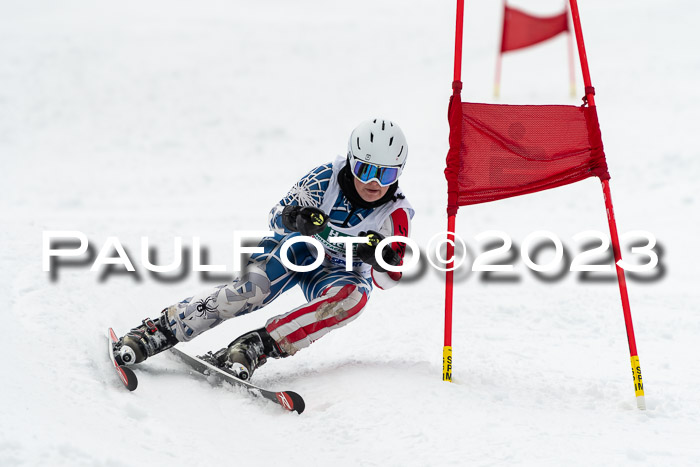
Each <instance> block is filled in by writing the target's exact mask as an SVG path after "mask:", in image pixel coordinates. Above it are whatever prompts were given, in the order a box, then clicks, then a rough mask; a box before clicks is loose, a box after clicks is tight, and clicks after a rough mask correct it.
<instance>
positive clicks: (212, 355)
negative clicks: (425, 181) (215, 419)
mask: <svg viewBox="0 0 700 467" xmlns="http://www.w3.org/2000/svg"><path fill="white" fill-rule="evenodd" d="M407 153H408V147H407V144H406V138H405V137H404V135H403V132H402V131H401V129H400V128H399V127H398V125H396V124H395V123H393V122H392V121H390V120H386V119H379V118H377V119H373V120H368V121H366V122H363V123H362V124H360V125H359V126H358V127H357V128H355V129H354V130H353V131H352V133H351V134H350V139H349V142H348V153H347V157H342V156H340V157H338V158H337V159H336V160H335V161H334V162H332V163H327V164H324V165H321V166H319V167H316V168H315V169H313V170H312V171H311V172H309V173H308V174H307V175H306V176H305V177H303V178H302V179H301V180H299V181H298V182H297V183H296V185H294V186H293V187H292V189H291V190H290V191H289V193H288V194H287V196H285V197H284V198H283V199H282V200H281V201H280V203H279V204H278V205H276V206H274V207H273V208H272V210H271V211H270V215H269V224H270V230H272V231H273V232H274V236H273V237H266V238H263V239H262V241H261V242H260V243H259V245H258V246H260V247H262V248H263V249H264V252H262V253H255V254H253V255H251V257H250V260H249V262H248V265H247V266H246V268H245V271H244V272H243V275H242V276H241V277H239V278H238V279H236V280H234V281H233V282H231V283H229V284H225V285H220V286H218V287H216V288H215V289H214V290H213V291H208V292H205V293H201V294H199V295H195V296H193V297H190V298H187V299H185V300H183V301H181V302H180V303H177V304H175V305H172V306H170V307H168V308H166V309H164V310H163V311H162V312H161V314H160V317H159V318H157V319H155V320H151V319H145V320H143V323H142V324H141V325H140V326H137V327H136V328H134V329H132V330H131V331H129V332H128V333H127V334H126V335H125V336H123V337H122V338H121V339H119V341H118V342H117V343H115V344H114V351H115V355H116V356H117V358H118V359H120V360H121V361H122V362H123V363H124V364H134V363H140V362H142V361H144V360H145V359H147V358H149V357H152V356H153V355H155V354H157V353H160V352H162V351H163V350H166V349H168V348H170V347H172V346H174V345H176V344H177V343H179V342H187V341H190V340H192V339H194V338H196V337H197V336H199V335H200V334H202V333H203V332H205V331H207V330H208V329H211V328H213V327H214V326H217V325H218V324H220V323H221V322H222V321H224V320H226V319H229V318H233V317H236V316H241V315H244V314H246V313H250V312H251V311H254V310H257V309H260V308H262V307H264V306H266V305H268V304H269V303H271V302H272V301H273V300H275V298H277V297H278V296H279V295H280V294H282V293H283V292H285V291H287V290H289V289H291V288H292V287H294V286H295V285H297V284H298V285H299V286H300V287H301V289H302V291H303V293H304V296H305V298H306V299H307V300H308V303H306V304H304V305H302V306H300V307H298V308H296V309H294V310H292V311H290V312H288V313H286V314H283V315H280V316H276V317H274V318H271V319H270V320H268V321H267V323H266V324H265V326H264V327H262V328H260V329H256V330H254V331H251V332H248V333H246V334H243V335H242V336H240V337H238V338H237V339H235V340H234V341H233V342H231V343H230V344H229V345H228V346H227V347H225V348H223V349H221V350H219V351H217V352H209V353H208V354H207V355H206V356H205V357H203V358H205V359H206V360H208V361H209V362H210V363H212V364H214V365H216V366H219V367H222V368H224V367H225V368H228V369H230V370H232V371H233V372H234V373H235V374H237V375H238V376H239V377H240V378H241V379H248V378H249V377H250V376H252V374H253V372H254V371H255V370H256V369H257V368H258V367H259V366H261V365H262V364H264V363H265V362H266V360H267V358H270V357H272V358H282V357H287V356H290V355H294V354H295V353H296V352H298V351H299V350H301V349H303V348H305V347H307V346H309V345H310V344H311V343H312V342H315V341H316V340H318V339H319V338H321V337H322V336H324V335H325V334H326V333H328V332H329V331H331V330H333V329H336V328H339V327H341V326H344V325H346V324H347V323H349V322H350V321H352V320H354V319H355V318H357V317H358V315H359V314H360V312H361V311H362V309H363V308H364V306H365V304H366V303H367V300H368V299H369V296H370V293H371V291H372V287H373V284H374V285H376V286H377V287H379V288H381V289H388V288H390V287H393V286H394V285H396V283H397V282H398V281H399V279H400V278H401V273H400V272H391V271H387V270H385V269H384V268H382V267H381V266H380V265H379V264H378V263H377V260H376V258H375V248H376V245H377V243H379V241H381V240H382V239H383V238H384V237H387V236H392V235H399V236H405V237H407V236H408V235H409V224H410V219H411V218H412V217H413V213H414V211H413V209H412V208H411V205H410V204H409V203H408V201H407V200H406V199H405V197H404V195H403V194H402V192H401V190H400V189H399V187H398V179H399V176H400V175H401V172H402V170H403V168H404V165H405V164H406V156H407ZM300 235H305V236H312V237H314V238H315V239H316V240H318V241H319V242H320V243H321V244H322V245H323V246H324V249H325V258H324V260H323V263H322V264H321V266H319V267H318V268H316V269H315V270H313V271H310V272H295V271H292V270H290V269H288V268H287V267H285V265H284V264H283V263H282V261H281V260H280V248H281V246H282V244H283V243H284V242H285V241H287V240H289V239H290V238H293V237H296V236H300ZM335 236H353V237H357V236H367V237H368V238H369V241H368V243H362V244H359V245H357V246H356V249H355V254H354V255H353V259H352V261H353V263H352V271H346V267H345V266H346V260H345V245H344V244H343V243H332V242H330V241H329V240H328V239H329V238H330V237H335ZM404 251H405V244H403V243H392V244H391V246H390V247H389V246H387V247H385V248H384V249H383V251H382V258H383V259H384V261H385V262H386V263H387V264H389V265H392V266H397V265H401V264H402V260H403V255H404ZM315 255H316V249H315V248H313V247H312V246H310V245H308V244H307V243H304V242H299V243H295V244H293V245H292V246H291V247H290V249H289V250H288V257H289V259H290V261H291V262H293V263H294V264H296V265H300V266H301V265H309V264H311V263H313V262H314V261H315V260H316V256H315Z"/></svg>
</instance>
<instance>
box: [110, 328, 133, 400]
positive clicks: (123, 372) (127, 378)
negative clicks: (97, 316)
mask: <svg viewBox="0 0 700 467" xmlns="http://www.w3.org/2000/svg"><path fill="white" fill-rule="evenodd" d="M108 332H109V358H111V359H112V364H114V369H115V370H116V371H117V374H118V375H119V379H120V380H121V382H122V383H123V384H124V386H125V387H126V388H127V389H128V390H129V391H133V390H134V389H136V386H138V384H139V381H138V379H136V375H135V374H134V372H133V371H132V370H131V368H129V367H127V366H124V365H120V364H119V361H117V359H116V358H115V357H114V344H116V343H117V342H118V341H119V339H118V338H117V335H116V334H115V333H114V330H113V329H112V328H109V331H108Z"/></svg>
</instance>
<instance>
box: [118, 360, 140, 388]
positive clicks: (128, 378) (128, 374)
mask: <svg viewBox="0 0 700 467" xmlns="http://www.w3.org/2000/svg"><path fill="white" fill-rule="evenodd" d="M117 369H118V371H119V372H121V373H122V375H123V376H124V378H125V380H124V379H122V382H123V383H124V386H126V388H127V389H128V390H129V391H133V390H134V389H136V387H137V386H138V385H139V380H138V379H137V378H136V374H134V371H133V370H132V369H131V368H129V367H126V366H119V367H117Z"/></svg>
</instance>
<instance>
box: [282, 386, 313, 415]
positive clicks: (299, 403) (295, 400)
mask: <svg viewBox="0 0 700 467" xmlns="http://www.w3.org/2000/svg"><path fill="white" fill-rule="evenodd" d="M275 395H276V396H277V400H279V402H280V405H282V407H284V408H285V409H287V410H289V411H295V412H296V413H302V412H303V411H304V409H305V408H306V404H305V403H304V399H303V398H302V397H301V396H300V395H299V394H297V393H296V392H293V391H284V392H278V393H276V394H275Z"/></svg>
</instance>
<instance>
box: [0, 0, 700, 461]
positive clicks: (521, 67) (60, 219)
mask: <svg viewBox="0 0 700 467" xmlns="http://www.w3.org/2000/svg"><path fill="white" fill-rule="evenodd" d="M561 4H562V1H560V0H557V1H554V0H552V1H534V0H533V1H530V2H520V3H518V5H521V6H522V5H525V6H526V7H528V8H529V10H530V11H532V12H534V13H539V14H549V13H553V12H556V11H557V10H558V9H559V8H560V7H561ZM580 10H581V17H582V21H583V28H584V35H585V38H586V46H587V52H588V57H589V60H590V67H591V75H592V78H593V84H594V85H595V86H596V90H597V95H596V99H597V104H598V106H599V116H600V121H601V127H602V132H603V140H604V142H605V147H606V153H607V156H608V164H609V166H610V172H611V174H612V176H613V179H612V181H611V188H612V193H613V199H614V202H615V209H616V215H617V220H618V226H619V228H620V231H621V232H627V231H632V230H640V229H641V230H647V231H650V232H652V233H653V234H654V235H655V236H656V237H657V238H658V241H659V244H660V245H661V247H662V250H660V251H662V252H663V254H662V257H661V264H662V266H663V269H660V270H659V271H661V274H660V278H659V277H657V278H656V279H655V280H651V281H647V282H643V281H632V280H630V282H629V284H628V287H629V293H630V299H631V304H632V314H633V318H634V324H635V330H636V337H637V343H638V347H639V354H640V358H641V367H642V371H643V375H644V382H645V390H646V400H647V406H648V410H646V411H639V410H637V409H636V407H635V399H634V393H633V387H632V384H631V378H630V364H629V354H628V348H627V339H626V335H625V327H624V323H623V319H622V311H621V307H620V299H619V293H618V289H617V284H616V282H615V281H614V280H612V281H609V280H608V281H603V282H581V281H580V280H578V279H577V277H578V276H577V275H576V274H574V273H569V274H566V275H565V276H564V277H563V278H562V279H561V280H558V281H552V282H545V281H543V280H539V279H536V278H535V277H534V275H533V274H532V273H531V272H530V271H529V270H527V269H526V268H525V267H524V266H523V263H522V261H520V260H519V259H517V258H516V261H515V264H516V273H517V275H518V277H519V278H520V280H519V281H516V282H493V281H491V282H485V281H483V280H481V279H480V276H479V275H478V274H477V273H467V272H466V271H462V273H460V274H458V276H457V277H458V286H457V288H456V291H455V317H454V338H453V346H454V383H452V384H448V383H444V382H442V381H441V370H442V365H441V360H442V336H443V296H444V295H443V294H444V291H443V279H442V277H441V275H440V274H438V273H436V272H435V271H433V270H432V269H429V270H426V271H425V272H424V273H423V275H420V276H417V277H415V278H414V279H413V280H412V281H410V282H407V283H406V284H403V285H402V286H401V288H399V289H394V290H392V291H388V292H382V291H376V292H375V293H374V294H373V296H372V300H371V301H370V303H369V305H368V306H367V308H366V309H365V311H364V313H363V315H362V316H361V318H360V319H358V320H357V321H355V322H353V323H352V324H350V325H349V326H347V327H345V328H343V329H341V330H338V331H336V332H333V333H331V334H330V335H328V336H327V337H324V338H323V339H322V340H320V341H319V342H317V343H315V344H314V345H313V346H311V347H310V348H309V349H307V350H305V351H303V352H301V353H299V354H298V355H296V356H295V357H293V358H289V359H285V360H280V361H272V362H270V363H268V364H267V365H266V366H265V367H263V368H262V369H261V370H260V371H259V372H258V373H257V374H256V381H257V383H259V384H261V385H264V386H268V387H271V388H277V389H290V390H294V391H297V392H299V393H300V394H302V395H303V396H304V398H305V399H306V404H307V409H306V412H305V413H304V414H302V415H300V416H297V415H296V414H292V413H286V412H283V411H281V410H279V408H278V407H277V406H275V405H274V404H271V403H268V402H265V401H264V400H260V399H255V398H251V397H247V396H245V395H243V394H240V393H239V390H237V389H235V388H232V387H228V386H216V385H212V384H210V383H209V382H207V381H206V380H204V379H202V378H198V377H194V376H188V375H187V371H186V368H185V367H183V365H182V364H180V363H178V362H177V361H176V360H173V359H172V358H170V357H169V356H159V357H156V358H153V359H152V360H149V361H148V362H147V363H146V364H144V365H141V366H140V367H139V368H138V369H137V373H138V376H139V378H140V387H139V388H138V390H137V391H135V392H133V393H128V392H127V391H125V390H124V389H123V388H122V387H121V384H120V383H119V382H118V380H117V379H116V377H115V374H114V372H113V371H112V370H111V369H110V363H109V361H108V360H107V358H106V351H107V349H106V345H105V332H106V329H107V327H108V326H114V327H115V328H116V329H117V330H118V331H121V332H123V331H125V330H127V329H128V328H129V327H131V326H133V325H135V324H136V323H138V322H140V320H141V319H142V318H144V317H146V316H155V315H157V313H158V312H159V310H161V309H162V308H163V307H165V306H168V305H170V304H172V303H174V302H176V301H178V300H180V299H182V298H184V297H187V296H189V295H191V294H193V293H194V292H197V291H199V290H201V289H206V288H210V287H213V286H214V285H216V284H218V283H220V282H222V281H223V282H225V281H226V280H228V279H229V278H230V275H231V273H230V272H229V273H228V274H221V273H216V274H215V273H211V274H209V275H208V276H207V277H204V276H202V275H200V274H198V273H189V274H185V275H184V277H180V278H177V277H176V278H175V279H173V280H170V281H166V280H163V276H160V278H157V277H154V276H153V275H151V274H149V273H148V272H147V271H146V270H145V269H144V268H143V266H142V264H141V262H140V250H141V247H140V237H141V236H144V235H145V236H149V238H150V240H151V242H152V244H153V247H154V248H155V249H156V251H157V252H158V262H159V263H165V262H167V261H169V260H170V259H171V258H172V257H173V252H172V250H173V246H172V245H173V238H174V237H175V236H181V237H183V242H184V244H185V245H186V246H187V247H189V248H191V246H192V241H193V240H192V237H193V236H199V237H200V238H201V243H202V245H203V246H204V247H205V248H206V249H207V250H208V252H209V255H208V260H209V262H210V264H229V270H230V263H231V262H232V232H233V231H234V230H256V229H264V228H265V226H266V216H267V212H268V210H269V208H270V207H271V206H272V205H273V204H274V203H275V202H277V201H278V199H280V198H281V197H282V196H283V195H284V194H285V193H286V191H287V190H288V189H289V187H290V186H291V185H292V184H293V183H294V182H295V181H296V180H297V178H298V177H299V176H301V175H303V173H305V172H306V170H308V169H310V168H311V167H313V166H315V165H317V164H320V163H323V162H326V161H330V160H332V159H333V158H334V157H335V155H336V154H342V153H344V151H345V146H346V138H347V135H348V133H349V131H350V130H351V129H352V128H353V127H354V126H355V125H356V124H357V123H359V122H360V121H362V120H364V119H366V118H368V117H371V116H374V115H385V116H387V117H389V118H392V119H394V120H396V121H398V122H399V123H400V124H401V126H402V127H403V129H404V131H405V133H406V135H407V137H408V140H409V144H410V157H409V162H408V165H407V168H406V171H405V175H404V176H403V178H402V179H401V185H402V187H403V188H404V190H405V192H406V193H407V194H408V196H409V198H410V200H411V201H412V203H413V205H414V207H415V208H416V211H417V215H416V217H415V219H414V224H413V237H414V238H415V239H416V240H417V241H418V242H419V243H420V244H421V245H422V246H423V247H425V245H426V244H427V241H428V239H429V238H430V237H431V236H433V235H434V234H436V233H438V232H440V231H441V230H443V228H444V227H443V226H444V225H445V211H444V206H445V202H446V195H445V185H446V184H445V181H444V177H443V175H442V170H443V161H444V157H445V154H446V152H447V135H448V127H447V119H446V109H447V100H448V97H449V94H450V92H451V89H450V83H451V81H452V66H453V40H454V39H453V34H454V32H453V28H454V2H428V1H406V0H404V1H398V0H381V1H378V0H375V1H368V0H358V1H354V2H321V1H311V0H298V1H294V2H288V1H281V0H269V1H265V2H242V1H238V0H230V1H224V0H207V1H203V2H194V1H191V0H190V1H188V0H169V1H165V0H151V1H148V2H144V1H135V0H122V1H119V2H107V1H87V0H71V1H63V2H51V1H40V0H25V1H21V2H19V1H15V2H10V1H7V0H6V1H3V2H0V177H1V178H0V183H1V184H2V195H1V196H0V219H1V222H2V229H1V231H0V245H2V246H1V247H0V261H1V265H2V268H1V272H0V292H2V296H3V297H4V299H5V303H6V305H5V307H4V309H3V311H2V324H3V329H2V339H1V340H0V368H2V375H3V376H2V383H1V385H0V395H1V397H0V420H1V421H0V465H3V466H5V465H12V466H14V465H52V466H53V465H71V466H73V465H109V466H116V465H133V464H134V463H136V462H138V463H141V462H144V463H147V465H224V464H226V465H257V463H264V464H265V465H285V466H288V465H300V466H302V465H303V466H315V465H319V466H325V465H330V464H333V465H339V466H340V465H342V466H346V465H348V466H353V465H378V466H379V465H381V466H388V465H389V466H394V465H395V466H406V465H411V466H414V465H415V466H424V465H484V466H486V465H537V466H561V465H567V466H568V465H586V466H589V465H623V464H624V465H674V466H679V465H689V466H691V465H700V447H698V440H699V439H700V424H699V423H698V420H699V419H700V395H699V394H700V393H699V391H698V388H699V387H700V366H699V365H698V358H697V356H698V350H699V349H698V337H700V324H699V322H698V298H699V294H698V286H697V284H698V274H697V268H698V260H699V259H700V258H699V256H700V255H698V249H697V248H698V247H697V237H698V234H699V233H700V229H699V227H700V223H699V222H698V205H699V204H700V199H699V198H698V189H697V180H698V179H699V178H700V160H699V156H700V151H699V150H698V144H697V128H698V124H699V123H700V121H699V120H698V118H697V108H698V105H699V104H700V88H699V87H698V85H697V83H698V78H700V76H699V75H700V73H699V72H700V59H699V58H698V57H699V55H698V53H697V50H696V49H697V44H698V43H700V41H699V40H698V39H700V37H698V32H697V31H698V29H697V23H698V20H700V14H699V13H700V7H699V6H698V4H697V2H692V1H689V0H685V1H681V0H676V1H667V2H658V1H648V0H645V1H638V2H631V1H619V2H610V1H603V0H589V1H582V2H581V5H580ZM500 15H501V4H500V2H496V1H486V0H479V1H468V2H467V5H466V21H465V37H464V44H465V50H464V70H463V80H464V83H465V85H464V92H463V96H464V99H465V100H474V101H479V102H493V101H494V100H493V97H492V95H491V93H492V79H493V72H494V66H495V58H496V57H495V50H496V48H497V45H498V36H499V24H500V23H499V22H500ZM578 75H579V73H578V71H577V76H578ZM582 88H583V87H582V84H581V80H580V78H579V79H578V92H577V94H578V95H581V94H582ZM501 89H502V93H501V100H500V101H499V102H503V103H533V104H537V103H559V104H578V103H579V102H580V101H579V98H578V97H577V98H575V99H573V98H570V97H569V95H568V68H567V62H566V39H565V37H564V36H562V37H558V38H556V39H554V40H552V41H550V42H548V43H546V44H542V45H540V46H538V47H536V48H533V49H530V50H526V51H521V52H514V53H512V54H510V55H507V56H506V57H505V58H504V62H503V80H502V88H501ZM491 229H500V230H503V231H505V232H507V233H508V234H509V235H510V236H511V237H512V238H513V240H514V242H515V244H516V245H519V244H520V243H521V242H522V240H523V239H524V238H525V236H526V235H527V234H529V233H530V232H533V231H536V230H543V229H546V230H550V231H552V232H555V233H556V234H557V235H558V236H559V237H560V238H561V239H562V241H563V243H564V244H565V245H566V246H567V248H568V249H569V250H570V251H572V252H575V251H577V248H578V245H577V244H576V242H574V241H573V240H572V236H573V235H575V234H576V233H578V232H582V231H585V230H591V229H593V230H599V231H601V232H607V223H606V217H605V211H604V208H603V198H602V195H601V191H600V188H599V184H598V182H597V181H596V180H594V179H588V180H585V181H583V182H580V183H578V184H575V185H571V186H567V187H563V188H558V189H556V190H552V191H549V192H543V193H538V194H533V195H528V196H524V197H520V198H515V199H509V200H503V201H499V202H496V203H488V204H485V205H479V206H473V207H468V208H462V209H461V210H460V214H459V216H458V219H457V231H458V233H459V234H460V235H461V236H462V237H464V239H465V240H467V241H468V242H469V243H470V245H471V247H472V248H473V249H477V248H479V247H480V246H479V244H478V243H477V242H475V240H474V236H475V235H476V234H478V233H479V232H483V231H485V230H491ZM46 230H78V231H82V232H84V233H85V234H86V235H87V237H88V238H89V239H90V245H91V248H92V252H93V253H94V254H96V253H97V252H98V251H99V250H100V248H101V246H102V245H103V244H104V243H105V241H106V240H107V239H108V237H111V236H116V237H118V238H119V240H120V241H121V243H122V244H123V245H124V246H125V248H126V250H127V251H128V253H129V255H130V258H131V259H132V260H133V261H134V263H135V267H136V268H137V271H138V276H137V275H136V274H134V273H123V272H122V271H121V270H120V269H117V270H116V272H115V273H112V274H107V275H106V276H105V275H104V274H102V273H100V272H91V271H90V269H89V268H90V264H91V263H90V262H89V261H87V260H83V261H82V263H80V264H78V265H75V266H74V267H70V268H69V267H61V268H59V269H58V273H57V277H56V278H54V279H52V278H51V275H50V274H49V273H45V272H42V264H41V248H42V232H43V231H46ZM103 271H104V270H103ZM120 272H121V273H120ZM212 276H214V277H212ZM168 277H170V276H168ZM300 303H302V296H301V294H300V292H298V291H296V290H295V291H292V292H290V293H288V294H287V295H285V296H283V297H281V298H280V299H279V300H278V301H277V302H275V303H274V304H272V305H271V306H269V307H268V308H266V309H264V310H260V311H259V312H256V313H253V314H251V315H248V316H245V317H241V318H239V319H236V320H233V321H231V322H227V323H224V324H223V325H221V326H220V327H218V328H216V329H215V330H212V331H210V332H209V333H207V334H205V335H203V336H202V337H201V338H199V339H197V340H196V341H194V342H192V343H190V344H186V345H182V348H183V350H185V351H188V352H193V353H197V352H201V351H205V350H209V349H217V348H219V347H221V346H223V345H225V344H227V343H228V342H229V341H230V340H231V339H233V338H234V337H236V336H238V335H239V334H241V333H243V332H245V331H248V330H249V329H252V328H254V327H258V326H260V325H261V324H263V323H264V322H265V321H266V320H267V319H268V318H269V317H271V316H274V315H276V314H280V313H282V312H285V311H287V310H289V309H291V308H293V307H295V306H298V305H299V304H300ZM252 462H254V463H256V464H251V463H252Z"/></svg>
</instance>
